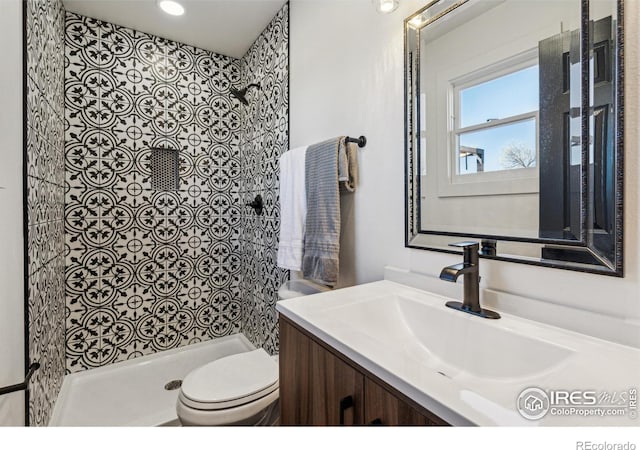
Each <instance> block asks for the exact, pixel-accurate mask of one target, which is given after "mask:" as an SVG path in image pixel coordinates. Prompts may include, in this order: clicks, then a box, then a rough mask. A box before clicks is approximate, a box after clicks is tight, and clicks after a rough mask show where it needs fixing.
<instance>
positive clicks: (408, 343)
mask: <svg viewBox="0 0 640 450" xmlns="http://www.w3.org/2000/svg"><path fill="white" fill-rule="evenodd" d="M398 297H401V298H405V299H408V301H410V302H415V303H416V304H418V303H422V304H424V305H426V306H427V308H426V309H425V310H426V311H429V310H430V311H433V312H436V313H437V314H434V317H438V318H439V319H438V320H441V319H440V318H441V317H449V316H447V315H448V314H459V315H460V316H451V317H452V318H454V319H455V321H456V323H457V325H460V324H462V326H463V327H464V328H463V329H464V330H470V331H473V332H476V331H477V330H483V329H487V328H486V327H493V328H492V330H493V331H499V333H502V334H497V335H498V336H502V335H505V336H509V335H510V334H509V333H512V334H511V335H512V336H514V341H515V342H519V341H518V339H520V337H522V339H530V338H533V339H530V340H535V341H536V342H540V343H542V344H543V345H547V344H548V345H549V349H556V348H557V349H560V350H561V351H564V350H565V349H566V352H567V354H569V355H570V356H568V357H566V358H565V359H562V361H561V362H560V363H559V364H556V365H554V366H553V367H551V368H549V369H548V370H547V369H545V370H541V371H537V372H535V373H531V374H530V375H528V374H527V373H526V370H527V367H528V364H529V363H530V361H529V358H528V357H527V355H526V354H525V353H524V352H523V353H519V352H518V351H517V349H515V351H511V352H506V351H503V352H502V353H501V354H499V355H497V354H495V353H492V354H491V356H492V357H493V358H497V359H495V361H496V362H498V363H499V364H498V365H499V367H497V368H496V369H495V371H493V372H492V371H491V370H489V371H486V370H485V373H484V374H483V375H482V376H475V375H474V374H471V373H468V372H466V371H465V370H464V368H462V369H461V370H457V369H455V364H454V365H453V366H447V367H454V370H453V371H451V370H447V372H448V373H446V374H445V373H439V372H443V370H440V371H438V370H437V365H435V364H434V363H433V361H432V359H437V358H431V356H430V355H433V354H434V352H433V349H431V348H428V347H430V345H429V344H428V343H427V344H425V342H429V340H426V341H425V338H424V336H422V337H418V336H415V339H413V337H412V336H413V334H416V335H417V334H419V333H415V331H416V328H415V327H416V324H413V325H412V326H413V328H412V330H413V331H411V332H409V333H408V332H407V328H403V329H402V331H401V332H400V331H396V327H397V326H398V324H397V322H398V318H397V317H395V316H394V315H393V314H388V315H386V316H385V315H380V314H379V313H378V315H377V316H376V314H371V313H370V312H368V310H367V308H368V306H367V305H368V304H372V303H371V302H372V300H373V301H376V300H378V301H383V302H387V301H392V299H394V298H398ZM449 300H451V299H450V298H447V297H442V296H439V295H435V294H432V293H428V292H426V291H421V290H419V289H414V288H411V287H408V286H405V285H402V284H398V283H394V282H391V281H379V282H375V283H368V284H364V285H360V286H355V287H351V288H346V289H340V290H336V291H332V292H327V293H322V294H316V295H311V296H306V297H298V298H294V299H290V300H283V301H280V302H278V304H277V310H278V311H279V312H280V314H282V315H283V316H285V317H287V318H288V319H290V320H291V321H293V322H294V323H296V324H298V325H299V326H301V327H302V328H304V329H306V330H308V331H309V332H310V333H312V334H314V335H315V336H317V337H318V338H319V339H321V340H323V341H325V342H326V343H327V344H329V345H331V346H332V347H334V348H335V349H336V350H338V351H339V352H341V353H343V354H344V355H345V356H347V357H348V358H350V359H352V360H353V361H354V362H356V363H357V364H359V365H361V366H362V367H364V368H365V369H367V370H368V371H370V372H371V373H373V374H374V375H376V376H378V377H379V378H380V379H382V380H384V381H385V382H387V383H389V384H390V385H391V386H393V387H394V388H396V389H398V390H399V391H400V392H402V393H403V394H405V395H407V396H408V397H410V398H412V399H413V400H414V401H416V402H417V403H418V404H420V405H422V406H423V407H424V408H426V409H428V410H430V411H432V412H433V413H434V414H436V415H438V416H440V417H441V418H443V419H444V420H446V421H447V422H449V423H451V424H453V425H482V426H496V425H514V426H602V425H606V426H638V425H640V421H639V420H638V419H637V415H636V418H635V419H632V418H631V417H630V415H629V414H628V412H627V413H625V415H622V416H608V417H584V416H579V415H576V414H575V413H571V414H569V415H559V414H551V413H548V414H547V415H546V416H544V417H543V418H542V419H539V420H528V419H525V418H524V417H522V416H521V415H520V414H519V412H518V410H517V409H516V402H517V398H518V396H519V394H520V393H521V392H522V391H523V390H524V389H526V388H529V387H539V388H541V389H543V390H545V391H547V392H549V391H551V390H567V391H576V390H581V391H595V392H596V393H597V395H603V394H604V393H609V394H614V393H615V394H617V395H620V394H621V393H624V394H623V395H627V396H628V395H629V389H631V388H636V389H637V388H638V387H640V350H638V349H636V348H633V347H628V346H624V345H620V344H616V343H612V342H609V341H605V340H601V339H597V338H594V337H590V336H586V335H583V334H579V333H575V332H572V331H567V330H565V329H561V328H557V327H553V326H549V325H545V324H542V323H539V322H534V321H531V320H526V319H523V318H520V317H517V316H513V315H509V314H505V313H502V318H501V319H499V320H488V319H482V318H478V317H474V316H472V315H469V314H465V313H462V312H459V311H454V310H452V309H449V308H446V307H445V302H446V301H449ZM429 308H431V309H429ZM360 311H361V312H362V314H360ZM421 319H422V318H421ZM404 325H406V324H404ZM404 325H400V327H404ZM440 325H441V324H440ZM418 326H419V324H418ZM429 326H431V328H432V330H431V331H433V330H434V329H437V330H438V333H439V334H437V335H435V336H439V335H441V334H446V333H447V332H448V331H447V329H446V328H445V329H442V330H440V329H439V328H438V326H439V324H438V323H433V324H432V325H429V324H428V320H425V329H426V327H429ZM427 331H428V330H427ZM455 332H456V333H459V332H460V327H459V326H458V327H457V330H456V331H455ZM481 332H482V331H481ZM412 333H413V334H412ZM426 334H427V335H429V334H428V333H426ZM469 334H472V333H469ZM494 334H495V333H494ZM433 336H434V335H433V334H431V337H430V338H429V339H430V340H431V342H434V344H435V341H438V342H439V344H438V345H439V346H440V347H443V344H442V342H444V341H445V340H451V341H453V340H458V341H459V340H460V339H459V338H458V335H457V334H456V335H455V336H452V337H448V336H443V337H442V341H439V340H438V339H436V338H433ZM516 337H517V339H516ZM473 338H474V336H473V335H467V336H465V337H464V339H467V340H468V341H469V345H471V346H473V345H474V339H473ZM421 339H422V341H421ZM463 342H466V341H463ZM523 342H525V341H523ZM500 345H502V343H501V344H500ZM505 346H506V347H505ZM446 347H447V346H446V345H444V347H443V348H445V350H446ZM503 347H505V348H508V343H506V344H504V345H503ZM501 348H502V347H501ZM542 348H543V349H544V348H545V347H544V346H543V347H542ZM487 351H491V349H487V348H486V347H482V349H481V350H480V351H478V353H482V352H487ZM436 353H437V352H436ZM440 355H444V359H449V358H448V356H447V355H446V353H442V352H441V353H440ZM503 355H504V358H502V356H503ZM451 356H452V357H453V359H452V361H454V362H455V356H456V355H451ZM542 356H544V355H542ZM535 358H536V355H531V359H535ZM529 365H530V364H529ZM501 367H502V368H504V369H505V370H507V369H508V371H510V372H511V373H512V374H515V375H514V376H500V374H499V371H500V370H502V369H501ZM636 392H637V391H636ZM627 404H628V402H627V403H625V405H627ZM627 406H628V405H627ZM552 407H553V405H552ZM578 409H584V408H578ZM639 409H640V406H639V407H638V409H636V410H635V411H636V412H637V411H638V410H639ZM556 410H557V408H556Z"/></svg>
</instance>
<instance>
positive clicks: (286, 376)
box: [280, 317, 364, 425]
mask: <svg viewBox="0 0 640 450" xmlns="http://www.w3.org/2000/svg"><path fill="white" fill-rule="evenodd" d="M363 392H364V376H363V375H362V374H361V373H359V372H357V371H356V370H355V369H354V368H353V367H351V366H350V365H348V364H346V363H345V362H344V361H342V360H341V359H340V358H338V357H336V356H334V355H333V354H332V353H330V352H329V351H327V350H326V349H325V348H324V347H322V346H321V345H319V344H317V343H316V342H314V341H313V340H311V339H310V338H309V337H307V336H306V335H305V334H303V333H302V332H300V331H298V329H297V328H295V327H294V326H292V325H290V324H289V323H288V322H287V321H286V319H283V318H282V317H281V318H280V423H281V424H282V425H354V424H361V423H362V411H363V407H364V405H363V397H364V396H363ZM349 398H350V399H349Z"/></svg>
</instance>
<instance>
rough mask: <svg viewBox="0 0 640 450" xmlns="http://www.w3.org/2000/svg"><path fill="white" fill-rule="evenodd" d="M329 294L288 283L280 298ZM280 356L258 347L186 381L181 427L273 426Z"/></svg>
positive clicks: (276, 414) (182, 391)
mask: <svg viewBox="0 0 640 450" xmlns="http://www.w3.org/2000/svg"><path fill="white" fill-rule="evenodd" d="M327 290H329V288H327V287H325V286H321V285H318V284H316V283H313V282H310V281H307V280H293V281H288V282H286V283H284V284H283V285H282V287H281V288H280V290H279V291H278V296H279V298H280V299H281V300H282V299H285V298H293V297H300V296H303V295H311V294H317V293H320V292H324V291H327ZM278 370H279V367H278V357H277V356H275V357H274V356H269V354H268V353H267V352H265V351H264V350H263V349H261V348H259V349H257V350H253V351H248V352H244V353H238V354H235V355H231V356H226V357H224V358H220V359H217V360H215V361H212V362H210V363H208V364H205V365H204V366H201V367H199V368H197V369H195V370H193V371H192V372H190V373H189V374H188V375H187V376H186V377H185V378H184V380H183V382H182V386H181V388H180V394H179V395H178V402H177V405H176V412H177V414H178V419H179V421H180V423H181V424H182V425H183V426H224V425H245V426H251V425H255V426H260V425H265V426H268V425H275V424H277V423H278V420H279V418H280V410H279V403H278V397H279V393H280V390H279V387H278Z"/></svg>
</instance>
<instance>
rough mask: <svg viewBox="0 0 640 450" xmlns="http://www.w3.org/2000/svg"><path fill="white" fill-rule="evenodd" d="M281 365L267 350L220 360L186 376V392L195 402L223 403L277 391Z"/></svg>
mask: <svg viewBox="0 0 640 450" xmlns="http://www.w3.org/2000/svg"><path fill="white" fill-rule="evenodd" d="M277 382H278V364H277V363H276V362H275V361H274V360H273V359H272V358H271V357H270V356H269V355H268V354H267V352H265V351H264V350H263V349H258V350H253V351H251V352H245V353H238V354H236V355H231V356H227V357H224V358H220V359H217V360H215V361H213V362H210V363H209V364H206V365H204V366H202V367H200V368H198V369H196V370H194V371H192V372H191V373H190V374H189V375H187V376H186V378H185V379H184V381H183V382H182V394H183V395H184V396H185V397H186V398H188V399H189V400H192V401H194V402H199V403H223V402H230V401H233V400H238V399H241V398H243V397H249V396H252V397H253V398H255V397H257V395H256V394H259V393H261V392H263V391H264V393H265V395H266V394H268V393H269V392H271V391H273V389H274V385H275V384H277Z"/></svg>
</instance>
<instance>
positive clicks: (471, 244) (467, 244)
mask: <svg viewBox="0 0 640 450" xmlns="http://www.w3.org/2000/svg"><path fill="white" fill-rule="evenodd" d="M474 246H475V247H478V249H480V243H479V242H475V241H463V242H454V243H453V244H449V247H459V248H472V247H474Z"/></svg>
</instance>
